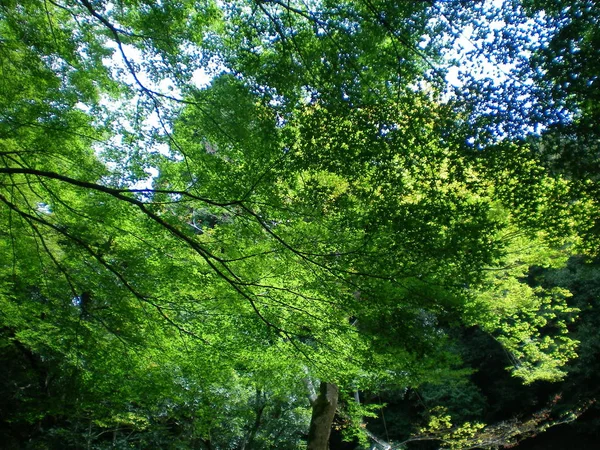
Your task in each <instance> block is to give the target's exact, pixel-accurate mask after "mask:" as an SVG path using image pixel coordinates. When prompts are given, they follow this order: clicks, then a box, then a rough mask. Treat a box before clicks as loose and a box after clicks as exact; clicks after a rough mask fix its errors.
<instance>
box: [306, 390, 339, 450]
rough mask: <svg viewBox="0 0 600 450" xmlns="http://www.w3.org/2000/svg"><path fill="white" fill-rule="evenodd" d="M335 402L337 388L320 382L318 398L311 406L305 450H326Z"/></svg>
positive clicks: (336, 399)
mask: <svg viewBox="0 0 600 450" xmlns="http://www.w3.org/2000/svg"><path fill="white" fill-rule="evenodd" d="M337 402H338V387H337V386H336V385H335V384H332V383H325V382H324V381H322V382H321V386H320V387H319V396H318V397H317V399H316V400H315V402H314V403H313V405H312V407H313V410H312V417H311V419H310V429H309V431H308V447H307V450H327V448H328V443H329V434H330V433H331V425H332V423H333V416H334V415H335V409H336V408H337Z"/></svg>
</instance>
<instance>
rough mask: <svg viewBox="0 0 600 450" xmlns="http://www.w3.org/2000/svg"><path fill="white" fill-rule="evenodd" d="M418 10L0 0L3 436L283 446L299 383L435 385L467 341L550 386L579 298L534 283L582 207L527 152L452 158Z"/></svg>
mask: <svg viewBox="0 0 600 450" xmlns="http://www.w3.org/2000/svg"><path fill="white" fill-rule="evenodd" d="M435 11H436V9H435V8H434V7H430V6H429V5H428V4H427V2H412V3H411V2H405V3H401V4H399V3H398V2H388V1H376V2H373V1H365V2H354V1H350V2H329V1H326V2H322V3H320V4H311V3H309V4H305V3H303V2H297V3H293V2H285V3H284V2H279V1H261V2H229V3H227V4H221V3H219V2H216V3H213V2H196V1H193V2H192V1H181V2H163V3H160V2H159V3H156V2H137V1H136V2H133V1H131V2H130V1H118V2H113V3H106V4H102V2H90V1H88V0H81V1H79V2H75V1H72V2H71V1H67V2H64V3H55V2H43V3H37V2H25V3H19V4H16V3H15V4H11V3H10V2H8V3H7V2H5V3H3V4H2V5H1V7H0V14H1V15H0V67H1V68H2V71H3V76H2V79H1V80H0V85H1V86H2V89H1V90H0V160H1V164H0V204H1V205H2V207H1V209H0V230H2V231H0V236H2V240H1V241H0V280H1V282H2V287H1V290H0V320H1V325H0V330H1V342H0V345H1V347H0V349H1V350H2V353H1V355H2V359H3V360H6V361H10V360H11V359H14V360H15V361H16V362H14V364H12V365H10V367H9V369H7V370H8V371H11V374H12V375H14V377H15V379H16V380H17V381H15V383H16V386H17V387H16V388H15V389H16V391H15V392H19V394H18V395H16V394H15V395H13V394H11V393H10V391H9V393H7V394H6V395H5V397H6V398H7V399H11V400H10V408H12V409H11V413H10V414H9V415H7V416H6V418H5V420H10V421H15V422H16V423H19V424H22V429H20V430H19V431H18V432H15V435H13V436H11V438H10V439H12V441H11V442H18V441H19V440H27V439H31V437H32V436H33V437H34V438H35V439H39V440H40V442H41V443H42V444H40V445H45V446H47V447H52V446H53V445H55V443H56V442H59V441H61V440H62V441H63V442H67V443H68V445H70V446H72V447H73V448H81V447H83V446H87V447H88V448H91V447H92V446H95V447H96V448H104V447H108V446H110V445H113V446H115V445H117V442H119V445H120V446H122V447H123V448H126V447H128V446H138V447H159V446H162V445H165V446H166V447H169V448H190V447H194V446H195V447H206V448H245V447H248V448H273V447H277V448H301V447H302V445H303V444H302V433H303V432H304V431H305V430H306V427H307V421H308V420H309V414H308V407H309V405H308V401H307V399H306V397H307V392H306V391H307V389H306V384H307V383H310V382H311V380H312V381H316V380H317V379H320V380H327V381H328V382H332V383H333V382H335V383H337V384H339V385H340V386H341V387H342V389H344V390H345V391H347V390H348V389H350V388H353V389H360V390H372V391H376V390H379V389H381V388H382V387H386V388H400V387H402V388H403V387H405V386H418V385H420V384H422V383H425V382H429V383H440V382H445V380H448V379H449V377H451V376H452V375H455V374H456V373H457V372H459V373H462V372H461V371H460V370H458V371H457V368H458V367H459V362H460V361H459V357H458V355H457V352H456V349H455V348H454V347H453V345H452V339H451V333H450V330H451V329H453V328H456V327H460V326H464V325H467V326H478V327H480V328H481V329H483V330H485V331H486V332H488V333H490V334H492V335H493V336H494V337H495V338H496V339H497V340H498V341H499V342H500V343H501V344H503V345H504V347H505V349H506V351H507V352H509V353H510V354H511V355H512V357H513V359H514V363H515V364H514V365H515V367H514V374H515V375H517V376H520V377H521V378H523V379H524V380H525V381H526V382H533V381H535V380H541V379H542V380H549V379H558V378H560V377H561V376H563V375H564V372H563V371H562V369H561V368H562V367H563V366H564V364H565V363H566V362H567V361H568V360H569V359H571V358H573V357H574V356H575V347H576V341H575V340H574V339H572V338H571V337H569V336H568V332H567V331H568V329H567V324H568V323H570V322H571V321H572V320H573V319H574V317H575V314H576V312H577V310H576V309H575V308H573V307H569V306H567V303H566V299H567V298H568V292H567V291H566V290H565V289H561V288H558V287H545V286H538V287H530V286H528V285H527V284H526V283H524V278H525V277H526V276H527V274H528V270H529V268H530V267H531V266H543V267H558V266H559V265H560V264H562V263H564V261H566V258H567V257H568V254H567V250H565V249H568V248H571V247H568V246H566V245H573V246H579V247H577V248H584V249H585V248H586V245H585V243H584V242H583V241H582V236H585V235H586V233H589V232H590V230H591V229H592V228H593V224H591V223H590V221H589V218H588V215H589V214H588V213H589V212H590V211H592V210H593V208H594V205H595V203H594V199H593V197H592V196H591V194H590V193H589V192H588V191H583V193H582V194H581V195H579V193H580V192H581V191H580V190H578V189H577V188H578V186H579V184H578V183H579V181H574V180H572V179H570V178H569V177H568V176H563V175H562V174H554V173H549V171H548V170H547V168H546V167H545V166H544V161H541V160H540V158H538V157H537V156H536V150H535V145H536V143H537V142H538V141H539V142H544V139H543V138H540V139H537V140H536V138H532V139H531V143H525V142H524V141H515V142H514V143H508V141H505V142H501V143H498V142H496V145H494V146H489V147H488V148H485V149H483V150H484V151H482V152H480V153H474V152H473V150H472V149H471V148H469V146H468V145H465V142H464V137H465V133H467V132H466V131H465V127H466V128H468V124H467V125H465V122H464V120H463V117H462V116H461V114H463V112H464V111H463V112H457V110H458V109H459V108H458V107H456V105H455V104H453V102H452V101H448V100H446V98H447V96H445V95H443V79H442V78H441V77H440V75H441V73H442V72H441V71H440V70H437V69H436V68H435V66H434V62H436V61H437V62H439V61H440V59H439V58H440V55H439V47H436V46H435V45H434V44H435V40H431V41H428V40H427V39H425V38H424V36H425V34H426V33H428V32H431V28H430V27H431V22H430V19H431V18H432V17H434V16H433V14H435ZM437 62H436V64H437ZM200 69H202V70H204V71H206V72H210V73H212V74H213V75H214V76H213V78H212V80H211V82H210V84H209V85H207V86H206V87H202V88H200V87H198V86H194V85H193V77H194V74H196V76H197V74H198V72H197V71H198V70H200ZM467 134H468V133H467ZM497 137H498V136H497ZM496 141H501V139H499V137H498V139H496ZM574 198H576V201H574ZM565 205H566V206H565ZM559 245H562V246H563V247H559ZM32 380H36V381H35V382H34V381H32ZM33 385H35V388H33V387H31V388H30V386H33ZM3 395H4V394H3ZM57 399H60V400H59V401H57ZM355 409H356V410H353V408H352V407H348V411H349V412H348V415H347V417H350V418H351V419H352V420H353V421H354V422H356V421H357V420H358V419H357V418H358V417H359V416H360V415H367V414H366V413H365V412H364V411H367V410H365V409H360V408H358V409H357V408H355ZM367 409H368V408H367ZM357 411H358V412H357ZM3 419H4V417H3ZM445 420H446V419H443V420H442V419H440V424H441V425H440V426H446V425H445V422H444V421H445ZM23 424H25V425H23ZM356 425H357V424H356V423H354V424H352V426H354V427H355V428H354V429H356ZM434 425H435V424H434ZM28 427H29V428H28ZM474 427H475V428H477V426H474ZM358 428H360V424H359V427H358ZM463 428H464V430H462V431H461V432H460V433H463V432H464V433H466V434H464V436H463V434H460V433H459V434H460V435H459V434H456V436H454V437H455V438H456V439H459V440H460V439H463V438H464V439H467V440H468V439H470V437H471V436H472V435H473V433H474V432H475V431H477V430H474V431H473V430H471V428H472V427H463ZM31 430H37V431H31ZM46 430H50V431H48V432H47V433H45V431H46ZM32 433H33V434H32ZM453 433H454V431H453ZM456 433H458V432H456ZM111 435H112V437H111ZM465 436H466V437H465ZM110 439H112V442H109V441H110ZM464 439H463V440H464ZM461 442H462V441H461ZM465 442H466V441H465Z"/></svg>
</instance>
